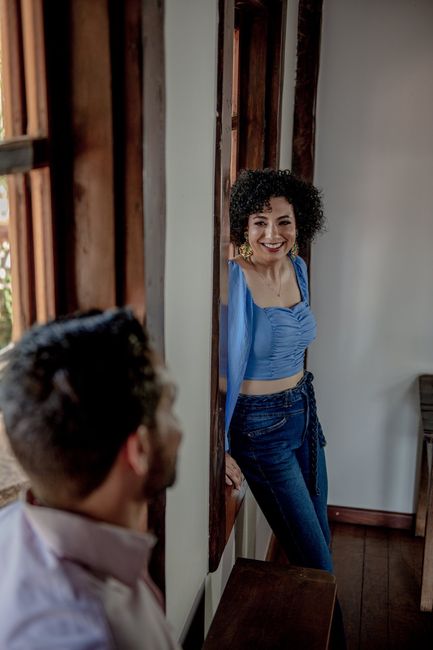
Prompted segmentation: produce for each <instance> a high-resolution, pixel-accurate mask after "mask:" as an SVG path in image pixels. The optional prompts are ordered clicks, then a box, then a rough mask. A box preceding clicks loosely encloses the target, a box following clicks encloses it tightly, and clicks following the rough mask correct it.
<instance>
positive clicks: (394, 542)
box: [331, 523, 433, 650]
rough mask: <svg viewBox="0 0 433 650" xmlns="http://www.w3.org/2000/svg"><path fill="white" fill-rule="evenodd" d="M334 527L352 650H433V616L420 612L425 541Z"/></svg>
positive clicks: (406, 535)
mask: <svg viewBox="0 0 433 650" xmlns="http://www.w3.org/2000/svg"><path fill="white" fill-rule="evenodd" d="M331 528H332V534H333V541H332V551H333V557H334V565H335V575H336V577H337V585H338V587H337V588H338V595H339V600H340V603H341V608H342V610H343V616H344V624H345V629H346V637H347V647H348V650H388V649H390V650H391V649H392V650H424V648H426V649H427V648H428V649H429V650H432V649H433V614H431V613H421V612H420V611H419V602H420V584H421V568H422V553H423V540H422V539H420V538H415V537H414V536H413V535H412V534H411V533H409V532H407V531H401V530H388V529H383V528H374V527H370V526H353V525H350V524H340V523H335V524H332V526H331Z"/></svg>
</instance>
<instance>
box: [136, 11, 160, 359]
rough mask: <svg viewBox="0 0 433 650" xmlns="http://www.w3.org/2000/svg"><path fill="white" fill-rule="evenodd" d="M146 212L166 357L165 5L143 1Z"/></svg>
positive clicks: (151, 277) (151, 301)
mask: <svg viewBox="0 0 433 650" xmlns="http://www.w3.org/2000/svg"><path fill="white" fill-rule="evenodd" d="M142 30H143V35H142V42H143V209H144V275H145V283H146V324H147V328H148V331H149V334H150V337H151V341H152V344H153V345H154V346H155V347H156V349H157V350H158V352H159V353H160V354H161V355H162V356H164V269H165V231H166V225H165V220H166V219H165V209H166V204H165V68H164V65H165V64H164V3H163V2H161V0H143V22H142Z"/></svg>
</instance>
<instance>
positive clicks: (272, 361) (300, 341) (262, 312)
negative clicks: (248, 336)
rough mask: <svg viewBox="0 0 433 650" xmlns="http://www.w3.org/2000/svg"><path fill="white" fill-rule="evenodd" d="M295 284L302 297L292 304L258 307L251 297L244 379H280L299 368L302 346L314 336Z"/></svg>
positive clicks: (313, 324) (306, 307)
mask: <svg viewBox="0 0 433 650" xmlns="http://www.w3.org/2000/svg"><path fill="white" fill-rule="evenodd" d="M294 266H295V269H296V266H297V265H294ZM298 284H299V288H300V290H301V298H302V300H301V302H299V303H297V304H296V305H294V306H293V307H259V306H258V305H256V304H255V303H254V301H253V323H252V343H251V349H250V354H249V357H248V362H247V367H246V370H245V375H244V379H283V377H291V376H292V375H296V373H298V372H299V371H300V370H302V368H303V365H304V354H305V350H306V349H307V347H308V346H309V345H310V343H312V341H314V339H315V338H316V320H315V318H314V316H313V314H312V312H311V309H310V307H309V305H308V303H307V301H306V300H305V297H304V295H302V293H303V292H302V288H301V284H302V283H301V282H298ZM304 291H305V288H304Z"/></svg>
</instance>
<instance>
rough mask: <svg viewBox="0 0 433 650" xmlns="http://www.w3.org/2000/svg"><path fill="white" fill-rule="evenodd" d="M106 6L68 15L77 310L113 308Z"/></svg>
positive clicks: (104, 0) (87, 1)
mask: <svg viewBox="0 0 433 650" xmlns="http://www.w3.org/2000/svg"><path fill="white" fill-rule="evenodd" d="M108 5H109V3H108V0H101V1H98V2H93V1H91V0H73V1H72V2H70V11H71V21H72V25H71V37H72V46H71V52H72V57H71V64H72V69H71V72H72V132H73V161H74V164H73V188H74V194H73V204H74V226H75V231H74V241H73V242H71V245H73V246H74V248H75V260H74V262H75V269H74V277H75V284H76V298H77V303H78V304H77V307H78V308H79V309H90V308H94V307H98V308H101V309H106V308H108V307H112V306H114V305H115V304H116V280H115V273H116V270H115V223H114V218H115V217H114V178H113V127H112V98H111V80H112V79H111V52H110V24H109V6H108Z"/></svg>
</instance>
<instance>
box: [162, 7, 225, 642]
mask: <svg viewBox="0 0 433 650" xmlns="http://www.w3.org/2000/svg"><path fill="white" fill-rule="evenodd" d="M217 8H218V7H217V3H216V2H215V1H214V0H182V1H181V2H180V1H179V0H166V2H165V14H166V15H165V44H166V49H165V51H166V79H167V82H166V83H167V149H166V152H167V248H166V259H167V263H166V291H165V314H166V331H165V335H166V352H167V355H166V356H167V362H168V365H169V367H170V369H171V371H172V374H173V375H174V377H175V379H176V381H177V382H178V384H179V397H178V402H177V412H178V414H179V416H180V419H181V420H182V423H183V426H184V431H185V438H184V442H183V445H182V449H181V455H180V463H179V476H178V482H177V484H176V486H175V487H174V489H173V490H169V491H168V495H167V527H166V537H167V541H166V576H167V615H168V618H169V620H170V621H171V622H172V623H173V624H174V627H175V630H176V633H177V634H178V635H180V633H181V631H182V629H183V627H184V625H185V622H186V620H187V618H188V616H189V613H190V610H191V608H192V606H193V603H194V600H195V598H196V596H197V594H198V593H199V592H200V590H201V589H202V586H203V583H204V579H205V576H206V573H207V571H208V508H209V431H210V412H209V411H210V409H209V405H210V349H211V347H210V346H211V308H212V254H213V196H214V191H213V184H214V157H215V106H216V63H217V51H216V50H217V48H216V37H217Z"/></svg>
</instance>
